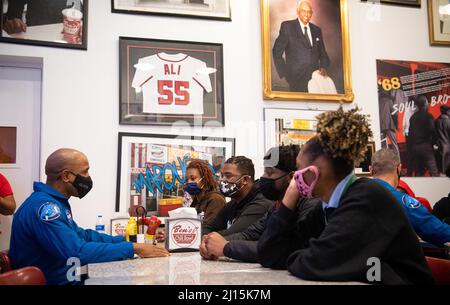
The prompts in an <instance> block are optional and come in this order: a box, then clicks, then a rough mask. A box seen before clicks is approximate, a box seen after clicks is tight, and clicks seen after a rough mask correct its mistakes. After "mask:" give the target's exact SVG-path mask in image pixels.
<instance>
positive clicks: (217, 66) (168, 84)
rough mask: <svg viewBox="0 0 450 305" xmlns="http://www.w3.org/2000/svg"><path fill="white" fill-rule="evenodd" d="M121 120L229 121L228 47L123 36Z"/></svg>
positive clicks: (161, 122) (166, 122)
mask: <svg viewBox="0 0 450 305" xmlns="http://www.w3.org/2000/svg"><path fill="white" fill-rule="evenodd" d="M119 49H120V52H119V53H120V54H119V57H120V72H119V74H120V111H119V112H120V124H132V125H136V124H137V125H166V126H170V125H172V124H175V123H176V124H182V125H186V124H187V125H191V126H194V125H195V126H204V125H208V126H224V124H225V120H224V85H223V46H222V44H217V43H203V42H189V41H169V40H157V39H142V38H129V37H120V39H119Z"/></svg>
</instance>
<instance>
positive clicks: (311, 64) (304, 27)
mask: <svg viewBox="0 0 450 305" xmlns="http://www.w3.org/2000/svg"><path fill="white" fill-rule="evenodd" d="M312 15H313V7H312V4H311V3H310V2H309V1H306V0H301V1H299V3H298V5H297V16H298V18H296V19H294V20H288V21H284V22H283V23H281V27H280V33H279V36H278V38H277V39H276V40H275V44H274V46H273V49H272V54H273V60H274V64H275V67H276V69H277V72H278V75H279V76H280V78H285V79H286V81H287V82H288V84H289V90H290V91H293V92H308V82H309V81H310V80H311V77H312V74H313V72H314V71H316V70H318V71H319V72H318V73H319V74H320V75H321V76H323V77H327V76H328V73H327V70H326V69H327V68H328V67H329V65H330V59H329V57H328V54H327V51H326V49H325V44H324V41H323V36H322V30H321V29H320V28H319V27H318V26H316V25H315V24H312V23H311V22H310V20H311V18H312ZM283 55H284V57H283Z"/></svg>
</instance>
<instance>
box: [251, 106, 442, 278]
mask: <svg viewBox="0 0 450 305" xmlns="http://www.w3.org/2000/svg"><path fill="white" fill-rule="evenodd" d="M371 136H372V132H371V130H370V125H369V123H368V118H367V116H365V115H361V114H359V113H358V109H353V110H350V111H347V112H345V111H344V110H343V109H342V107H341V108H340V109H339V110H337V111H329V112H325V113H323V114H321V115H319V116H318V117H317V134H316V136H315V137H314V138H312V139H311V140H309V141H308V142H307V143H306V144H305V145H304V146H303V147H302V148H301V150H300V153H299V155H298V156H297V167H298V169H299V170H298V171H297V172H296V173H295V175H294V178H293V179H292V180H291V183H290V185H289V187H288V189H287V191H286V193H285V196H284V198H283V200H282V204H281V206H280V208H279V209H278V210H277V211H276V212H274V213H273V214H272V215H271V216H270V218H269V220H268V223H267V227H266V230H265V231H264V233H263V235H262V236H261V238H260V240H259V242H258V257H259V260H260V262H261V264H262V265H263V266H265V267H271V268H277V269H279V268H287V269H288V270H289V271H290V272H291V273H292V274H293V275H295V276H298V277H300V278H302V279H306V280H316V281H359V282H371V283H372V282H373V283H384V284H405V283H408V284H411V283H412V284H419V283H420V284H423V283H432V282H433V279H432V277H431V273H430V271H429V269H428V267H427V264H426V262H425V259H424V256H423V253H422V250H421V248H420V246H419V243H418V240H417V237H416V235H415V233H414V231H413V229H412V227H411V225H410V224H409V222H408V219H407V218H406V216H405V214H404V213H403V211H402V209H401V207H400V206H399V205H398V204H397V205H396V204H395V203H396V202H395V198H394V197H393V196H392V195H391V194H390V193H389V192H388V191H386V190H385V189H384V188H383V187H380V185H378V184H377V183H376V182H374V181H372V180H371V179H369V178H360V179H357V178H356V176H355V175H354V173H353V169H354V167H355V165H358V163H359V162H360V161H362V159H363V156H364V154H365V151H366V147H367V143H368V141H369V138H370V137H371ZM304 197H318V198H320V199H321V201H322V206H319V207H318V209H317V211H313V212H311V213H309V214H308V215H307V217H306V219H303V220H301V221H302V224H303V229H302V230H303V233H304V232H308V234H310V239H309V242H308V246H307V247H306V248H304V247H303V248H302V246H301V244H300V242H299V241H298V236H299V234H298V233H297V232H295V227H296V223H297V222H299V221H300V220H298V219H297V218H296V213H295V212H294V210H295V207H296V204H297V202H298V201H299V199H301V198H304Z"/></svg>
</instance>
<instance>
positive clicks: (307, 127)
mask: <svg viewBox="0 0 450 305" xmlns="http://www.w3.org/2000/svg"><path fill="white" fill-rule="evenodd" d="M322 112H323V111H320V110H301V109H284V108H264V124H265V126H264V129H265V150H266V151H267V150H269V148H271V147H275V146H279V145H289V144H298V145H300V146H302V145H303V144H305V143H306V142H307V141H308V140H309V139H311V138H312V137H313V136H314V135H315V134H316V124H317V120H316V116H317V115H319V114H321V113H322Z"/></svg>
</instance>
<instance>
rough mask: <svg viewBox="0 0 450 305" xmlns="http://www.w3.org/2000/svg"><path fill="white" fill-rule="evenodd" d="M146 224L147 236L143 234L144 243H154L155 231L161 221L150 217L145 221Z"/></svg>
mask: <svg viewBox="0 0 450 305" xmlns="http://www.w3.org/2000/svg"><path fill="white" fill-rule="evenodd" d="M146 222H147V226H148V228H147V234H145V241H146V243H156V238H155V234H156V230H157V229H158V228H159V225H160V224H161V220H159V219H158V217H156V216H152V217H150V219H148V218H147V219H146Z"/></svg>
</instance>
